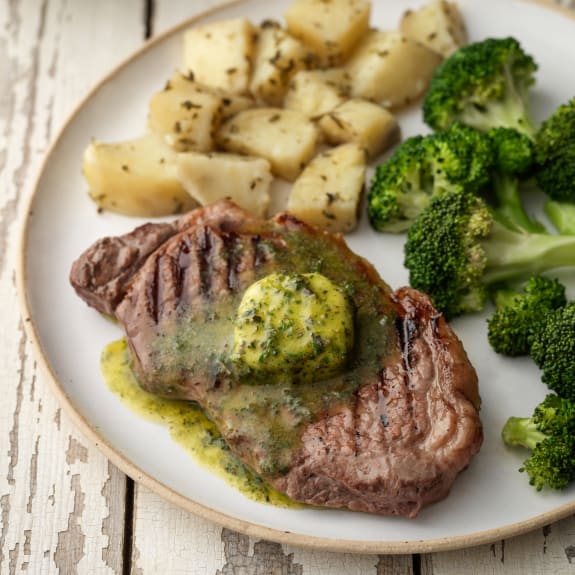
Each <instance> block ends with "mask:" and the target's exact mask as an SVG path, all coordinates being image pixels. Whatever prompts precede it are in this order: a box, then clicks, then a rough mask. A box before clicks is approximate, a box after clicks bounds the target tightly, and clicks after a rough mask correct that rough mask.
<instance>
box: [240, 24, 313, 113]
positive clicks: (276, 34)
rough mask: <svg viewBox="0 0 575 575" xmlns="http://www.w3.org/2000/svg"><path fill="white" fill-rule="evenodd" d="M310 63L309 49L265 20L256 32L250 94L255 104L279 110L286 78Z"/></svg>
mask: <svg viewBox="0 0 575 575" xmlns="http://www.w3.org/2000/svg"><path fill="white" fill-rule="evenodd" d="M313 63H314V57H313V54H312V53H311V52H310V50H309V48H307V47H306V46H305V45H304V44H302V43H301V42H300V41H299V40H296V39H295V38H294V37H293V36H290V35H289V34H288V33H287V32H286V31H285V30H284V29H283V28H282V27H281V26H280V25H279V24H278V23H277V22H274V21H271V20H267V21H266V22H264V23H263V24H262V25H261V27H260V29H259V32H258V41H257V44H256V51H255V57H254V65H253V72H252V79H251V83H250V91H251V93H252V95H253V96H255V97H256V98H257V99H258V100H262V101H263V102H266V103H268V104H271V105H274V106H279V105H281V103H282V101H283V98H284V95H285V93H286V90H287V87H288V83H289V80H290V78H291V77H292V76H293V75H294V74H295V73H296V72H297V71H298V70H302V69H306V68H309V67H311V66H312V65H313Z"/></svg>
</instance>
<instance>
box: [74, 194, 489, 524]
mask: <svg viewBox="0 0 575 575" xmlns="http://www.w3.org/2000/svg"><path fill="white" fill-rule="evenodd" d="M278 270H282V271H295V272H300V273H304V272H307V271H312V270H313V271H321V273H324V274H325V275H327V276H328V277H330V278H331V279H332V280H334V281H336V282H337V283H339V284H340V285H342V284H344V283H345V284H346V288H347V289H348V291H349V294H350V297H351V299H352V302H353V304H354V307H355V309H356V344H355V347H354V350H353V354H352V358H351V359H350V362H349V365H348V369H347V371H346V373H344V374H342V375H341V376H338V377H337V378H334V380H330V381H327V382H315V383H313V384H305V385H304V384H300V385H296V384H286V385H283V384H282V386H278V385H276V384H263V385H262V384H261V383H260V384H257V385H255V384H254V382H253V381H252V380H250V379H249V377H248V378H246V377H245V376H243V375H241V374H238V373H236V372H234V367H233V365H230V364H229V362H227V361H226V357H227V355H226V354H228V352H229V349H230V346H231V332H232V331H233V330H230V325H231V322H232V321H233V313H234V310H235V309H236V307H237V304H238V301H239V298H240V297H241V295H242V293H243V291H244V290H245V289H246V288H247V287H248V286H249V285H250V284H251V283H252V282H253V281H255V280H256V279H258V278H260V277H263V276H264V275H267V274H268V273H272V272H274V271H278ZM71 282H72V284H73V285H74V287H75V289H76V291H77V293H78V294H79V295H80V297H82V298H83V299H85V301H86V302H87V303H88V304H90V305H92V306H93V307H95V308H96V309H98V310H99V311H102V312H104V313H113V314H114V315H115V316H116V317H117V318H118V319H119V321H120V322H121V323H122V325H123V326H124V329H125V333H126V338H127V341H128V343H129V345H130V349H131V351H132V357H133V368H134V371H135V373H136V375H137V376H138V379H139V381H140V383H141V385H142V386H143V387H144V388H145V389H147V390H149V391H152V392H154V393H157V394H161V395H164V396H168V397H173V398H182V399H189V400H193V401H196V402H198V403H199V404H200V405H202V406H203V408H204V409H205V410H206V412H207V413H208V414H209V415H210V417H211V418H212V419H213V420H214V421H215V422H216V424H217V425H218V427H219V429H220V431H221V433H222V435H223V437H224V438H225V439H226V441H227V443H228V444H229V445H230V447H231V448H232V449H233V450H234V452H235V453H236V454H237V455H238V456H239V457H240V458H241V459H242V460H243V461H244V462H245V463H246V464H248V465H249V466H251V467H252V468H253V469H254V470H255V471H256V472H257V473H259V474H260V475H261V476H262V477H263V478H264V479H266V480H267V481H268V482H270V483H271V484H273V485H274V486H275V487H276V488H278V489H279V490H281V491H283V492H285V493H287V494H288V495H289V496H290V497H292V498H293V499H295V500H298V501H302V502H305V503H312V504H315V505H323V506H327V507H344V508H349V509H353V510H361V511H367V512H371V513H379V514H386V515H391V514H398V515H405V516H409V517H414V516H415V515H417V513H418V512H419V510H420V509H421V507H423V506H425V505H427V504H429V503H432V502H434V501H437V500H439V499H442V498H443V497H445V496H446V495H447V494H448V493H449V490H450V488H451V486H452V484H453V481H454V480H455V478H456V476H457V475H458V474H459V472H461V471H462V470H463V469H465V468H466V467H467V465H468V464H469V462H470V460H471V458H472V457H473V455H474V454H475V453H477V451H478V450H479V448H480V445H481V442H482V427H481V422H480V419H479V414H478V410H479V403H480V401H479V394H478V389H477V377H476V374H475V371H474V369H473V367H472V366H471V364H470V363H469V361H468V358H467V355H466V353H465V351H464V349H463V347H462V345H461V343H460V341H459V340H458V338H457V337H456V335H455V334H454V332H453V331H452V330H451V328H450V327H449V326H448V324H447V323H446V321H445V320H444V318H443V317H442V316H441V315H440V314H439V313H438V312H437V311H436V310H435V309H434V308H433V306H432V304H431V303H430V300H429V299H428V298H427V296H425V295H423V294H421V293H420V292H417V291H415V290H413V289H410V288H402V289H400V290H398V291H397V292H395V293H393V292H392V291H391V290H390V288H389V287H388V286H387V284H385V282H383V280H381V279H380V277H379V276H378V274H377V272H376V271H375V269H374V268H373V267H372V266H371V265H370V264H369V263H368V262H367V261H366V260H364V259H363V258H361V257H359V256H357V255H356V254H354V253H352V252H351V251H350V250H349V248H348V247H347V245H346V244H345V242H344V241H343V239H342V238H341V237H340V236H336V235H331V234H328V233H325V232H321V231H319V230H316V229H314V228H311V227H309V226H307V225H305V224H303V223H302V222H300V221H299V220H296V219H295V218H293V217H291V216H289V215H288V214H280V215H278V216H276V217H275V218H274V219H272V220H270V221H265V222H264V221H261V220H258V219H255V218H254V217H252V216H250V215H249V214H247V213H246V212H244V211H243V210H241V209H240V208H238V207H237V206H235V205H234V204H232V203H231V202H226V201H223V202H218V203H216V204H214V205H212V206H209V207H207V208H203V209H198V210H195V211H194V212H191V213H190V214H188V215H187V216H184V217H183V218H180V219H179V220H177V221H176V222H174V223H173V224H148V225H147V226H143V227H141V228H138V229H136V230H135V231H134V232H132V233H130V234H127V235H125V236H122V237H119V238H106V239H103V240H100V241H99V242H96V244H94V246H92V247H91V248H89V249H88V250H87V251H86V252H85V253H84V254H83V255H82V256H80V258H79V259H78V261H77V262H76V263H75V264H74V266H73V268H72V273H71ZM228 355H229V354H228ZM238 406H240V407H238Z"/></svg>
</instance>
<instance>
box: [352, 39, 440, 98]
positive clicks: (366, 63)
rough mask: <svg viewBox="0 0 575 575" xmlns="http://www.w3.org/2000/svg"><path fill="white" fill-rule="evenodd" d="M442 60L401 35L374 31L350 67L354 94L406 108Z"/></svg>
mask: <svg viewBox="0 0 575 575" xmlns="http://www.w3.org/2000/svg"><path fill="white" fill-rule="evenodd" d="M441 60H442V58H441V56H440V55H439V54H437V52H434V51H433V50H430V49H429V48H426V47H425V46H423V45H422V44H419V43H418V42H415V41H414V40H410V39H409V38H405V37H404V36H403V35H402V34H401V33H400V32H397V31H393V32H384V31H381V30H373V31H371V32H370V33H369V34H368V35H367V36H366V37H365V39H364V40H363V41H362V43H361V44H360V45H359V47H358V49H357V50H356V51H355V53H354V54H353V56H352V57H351V58H350V60H349V62H348V65H347V69H348V71H349V74H350V76H351V80H352V83H351V85H352V95H353V96H355V97H358V98H365V99H366V100H372V101H373V102H376V103H377V104H380V105H381V106H384V107H386V108H397V107H401V106H405V105H407V104H409V103H411V102H413V101H414V100H415V99H416V98H418V97H419V96H421V95H422V94H423V92H424V91H425V90H426V88H427V86H428V84H429V80H430V79H431V76H432V75H433V72H434V70H435V68H436V67H437V65H438V64H439V63H440V62H441Z"/></svg>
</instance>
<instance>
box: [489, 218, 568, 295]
mask: <svg viewBox="0 0 575 575" xmlns="http://www.w3.org/2000/svg"><path fill="white" fill-rule="evenodd" d="M483 247H484V249H485V254H486V257H487V266H486V271H485V275H484V282H485V283H486V284H493V283H498V282H504V281H509V280H513V279H519V278H522V277H525V276H529V275H534V274H538V273H543V272H546V271H548V270H551V269H555V268H561V267H567V266H574V265H575V236H557V235H551V234H529V233H526V232H523V233H522V232H517V231H513V230H510V229H509V228H507V227H506V226H504V225H502V224H500V223H499V222H497V221H494V222H493V227H492V230H491V234H490V235H489V238H487V239H486V240H485V241H484V242H483Z"/></svg>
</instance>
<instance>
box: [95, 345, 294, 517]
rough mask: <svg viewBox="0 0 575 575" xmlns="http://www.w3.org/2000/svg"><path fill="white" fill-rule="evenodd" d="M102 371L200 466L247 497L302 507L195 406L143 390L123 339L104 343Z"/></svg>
mask: <svg viewBox="0 0 575 575" xmlns="http://www.w3.org/2000/svg"><path fill="white" fill-rule="evenodd" d="M101 370H102V375H103V377H104V380H105V382H106V384H107V386H108V388H109V389H110V391H112V393H114V394H115V395H116V396H118V397H119V399H120V400H121V401H122V403H123V404H124V405H126V406H127V407H128V408H129V409H131V410H132V411H134V412H135V413H137V414H138V415H140V416H141V417H144V418H145V419H148V420H150V421H154V422H157V423H161V424H163V425H165V426H166V427H168V429H169V431H170V435H171V437H172V438H173V439H174V441H176V443H178V444H179V445H181V446H182V447H183V448H184V449H186V451H188V453H190V454H191V455H192V456H193V457H194V459H195V460H196V461H197V462H198V463H199V464H200V465H202V466H204V467H206V468H208V469H210V471H212V472H213V473H215V474H217V475H218V476H220V477H221V478H222V479H224V480H225V481H226V482H227V483H229V484H230V485H231V486H233V487H234V488H236V489H238V490H239V491H241V492H242V493H243V494H244V495H245V496H246V497H249V498H250V499H253V500H255V501H259V502H267V503H272V504H273V505H277V506H279V507H292V508H301V507H304V506H303V505H302V504H300V503H296V502H295V501H292V500H291V499H289V498H288V497H286V496H285V495H284V494H283V493H280V492H279V491H276V490H275V489H273V488H272V487H270V486H269V485H267V484H266V483H264V481H262V479H261V478H260V477H258V476H257V475H256V474H255V473H253V472H252V471H251V470H250V469H249V468H248V467H246V466H245V465H244V464H243V463H242V462H241V461H240V460H239V459H237V457H235V456H234V455H233V453H232V452H231V451H230V449H229V447H228V446H227V444H226V442H225V441H224V440H223V439H222V436H221V435H220V433H219V431H218V429H217V428H216V426H215V425H214V423H213V422H212V421H210V420H209V419H208V418H207V417H206V415H205V414H204V412H203V411H202V409H201V408H200V407H199V406H198V405H196V404H195V403H193V402H189V401H177V400H170V399H163V398H161V397H158V396H156V395H154V394H152V393H148V392H147V391H145V390H143V389H142V388H141V387H140V385H139V384H138V382H137V380H136V377H135V376H134V374H133V373H132V370H131V368H130V352H129V350H128V346H127V344H126V341H125V340H124V339H121V340H118V341H114V342H112V343H110V344H108V345H107V346H106V348H105V349H104V351H103V352H102V355H101Z"/></svg>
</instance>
